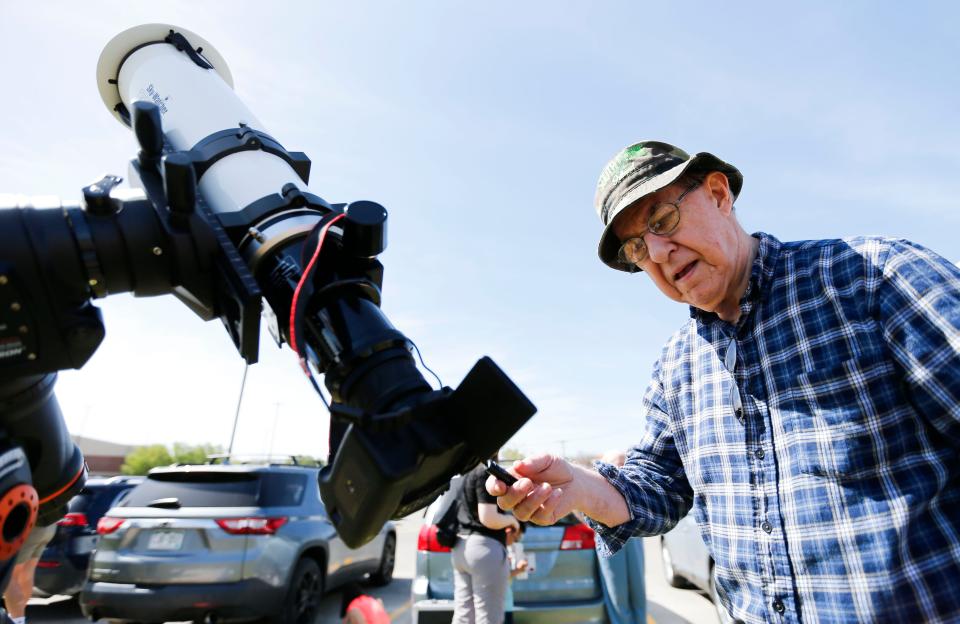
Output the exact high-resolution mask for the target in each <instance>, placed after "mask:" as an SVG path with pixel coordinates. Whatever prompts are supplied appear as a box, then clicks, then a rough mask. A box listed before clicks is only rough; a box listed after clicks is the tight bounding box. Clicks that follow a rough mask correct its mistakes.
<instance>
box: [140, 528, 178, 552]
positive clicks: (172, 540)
mask: <svg viewBox="0 0 960 624" xmlns="http://www.w3.org/2000/svg"><path fill="white" fill-rule="evenodd" d="M181 546H183V533H182V532H181V531H158V532H156V533H152V534H151V535H150V539H149V541H147V548H148V549H149V550H180V547H181Z"/></svg>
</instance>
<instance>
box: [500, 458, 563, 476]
mask: <svg viewBox="0 0 960 624" xmlns="http://www.w3.org/2000/svg"><path fill="white" fill-rule="evenodd" d="M554 459H555V458H554V456H553V455H534V456H533V457H527V458H525V459H521V460H520V461H518V462H517V463H515V464H514V465H513V467H512V468H511V472H514V473H516V475H517V476H521V477H533V476H534V475H536V474H538V473H541V472H543V471H544V470H546V469H547V468H549V467H550V466H551V465H553V462H554Z"/></svg>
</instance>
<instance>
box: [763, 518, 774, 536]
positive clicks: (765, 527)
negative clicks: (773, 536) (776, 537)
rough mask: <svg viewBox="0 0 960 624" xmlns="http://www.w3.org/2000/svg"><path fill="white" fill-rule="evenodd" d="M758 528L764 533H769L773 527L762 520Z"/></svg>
mask: <svg viewBox="0 0 960 624" xmlns="http://www.w3.org/2000/svg"><path fill="white" fill-rule="evenodd" d="M760 528H761V529H763V530H764V531H765V532H767V533H769V532H770V531H772V530H773V525H772V524H770V523H769V522H767V521H766V520H764V521H763V522H762V523H761V524H760Z"/></svg>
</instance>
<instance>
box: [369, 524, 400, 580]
mask: <svg viewBox="0 0 960 624" xmlns="http://www.w3.org/2000/svg"><path fill="white" fill-rule="evenodd" d="M396 561H397V536H396V535H394V534H393V533H388V534H387V537H386V539H384V540H383V554H381V555H380V566H379V567H378V568H377V571H376V572H374V573H373V574H371V575H370V584H371V585H375V586H377V587H380V586H382V585H386V584H388V583H389V582H390V581H392V580H393V565H394V564H395V563H396Z"/></svg>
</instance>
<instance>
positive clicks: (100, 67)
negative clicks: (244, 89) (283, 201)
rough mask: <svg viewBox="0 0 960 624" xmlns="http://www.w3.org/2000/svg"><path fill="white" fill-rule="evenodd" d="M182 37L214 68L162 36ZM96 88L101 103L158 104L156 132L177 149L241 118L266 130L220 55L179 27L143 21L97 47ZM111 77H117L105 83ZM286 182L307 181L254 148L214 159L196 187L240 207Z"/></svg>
mask: <svg viewBox="0 0 960 624" xmlns="http://www.w3.org/2000/svg"><path fill="white" fill-rule="evenodd" d="M171 31H173V32H177V33H180V34H182V35H183V36H184V37H186V39H187V41H189V42H190V44H191V46H192V47H194V48H195V49H196V48H201V49H202V52H201V54H202V56H203V57H205V58H206V60H208V61H210V64H211V65H213V67H214V69H212V70H211V69H204V68H202V67H200V66H199V65H197V64H196V63H195V62H194V61H193V60H192V59H191V58H190V57H189V56H188V55H187V54H186V53H184V52H181V51H179V50H177V48H176V47H174V46H173V45H171V44H168V43H165V42H164V37H166V36H167V35H168V34H170V32H171ZM97 81H98V87H99V88H100V95H101V97H102V98H103V100H104V103H105V104H106V105H107V108H108V109H109V110H110V112H111V113H113V114H114V116H116V117H117V118H118V119H119V120H120V121H122V122H123V123H125V124H126V123H127V122H126V121H125V120H124V119H123V117H122V116H121V115H119V114H118V113H117V111H116V110H115V108H116V105H117V104H121V103H122V104H123V105H124V106H125V107H126V108H127V110H128V111H129V110H132V108H133V106H132V105H133V103H134V102H135V101H138V100H146V101H148V102H153V103H155V104H156V105H157V107H158V108H159V109H160V118H161V120H162V121H163V133H164V135H165V136H166V138H167V141H168V142H169V143H170V144H171V146H172V147H174V148H175V149H177V150H190V149H192V148H193V147H195V146H196V145H197V143H199V142H200V141H201V140H203V139H205V138H206V137H208V136H210V135H211V134H214V133H216V132H220V131H222V130H228V129H233V128H237V129H239V127H240V125H241V124H244V125H246V126H247V127H249V128H251V129H253V130H258V131H260V132H264V133H266V134H270V133H269V132H268V131H267V130H266V128H264V127H263V124H261V123H260V120H258V119H257V118H256V117H255V116H254V115H253V113H252V112H250V110H249V109H248V108H247V107H246V106H245V105H244V104H243V102H242V101H241V100H240V98H238V97H237V95H236V93H234V91H233V88H232V78H231V76H230V70H229V69H228V68H227V65H226V62H225V61H224V60H223V58H222V57H221V56H220V54H219V53H217V51H216V50H215V49H214V48H213V47H212V46H211V45H210V44H209V43H207V42H206V41H205V40H203V39H202V38H201V37H199V36H198V35H195V34H193V33H191V32H190V31H188V30H186V29H183V28H180V27H178V26H171V25H166V24H145V25H143V26H136V27H134V28H131V29H129V30H126V31H124V32H122V33H120V34H119V35H117V36H116V37H114V38H113V39H112V40H110V43H108V44H107V46H106V47H105V48H104V50H103V52H102V53H101V54H100V60H99V62H98V64H97ZM111 81H116V84H113V83H111ZM289 183H292V184H294V185H295V186H297V188H299V189H300V190H302V191H305V192H306V191H308V188H307V185H306V184H305V183H304V182H303V180H301V179H300V177H299V176H298V175H297V173H296V172H295V171H294V170H293V168H292V167H291V166H290V165H289V164H288V163H287V162H286V161H285V160H283V159H282V158H280V157H278V156H276V155H274V154H270V153H268V152H265V151H261V150H251V151H241V152H236V153H233V154H230V155H227V156H225V157H223V158H221V159H220V160H218V161H217V162H215V163H214V164H213V165H212V166H211V167H210V168H209V169H208V170H207V171H206V173H204V174H203V177H201V178H200V180H199V185H198V191H199V192H200V194H201V195H202V196H203V198H204V200H205V201H206V202H207V205H209V206H210V208H211V209H212V210H213V211H214V212H217V213H224V212H233V211H237V210H241V209H243V208H244V207H246V206H248V205H249V204H251V203H253V202H254V201H256V200H258V199H260V198H261V197H264V196H266V195H270V194H273V193H279V192H280V190H281V189H282V188H283V186H284V185H285V184H289Z"/></svg>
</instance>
